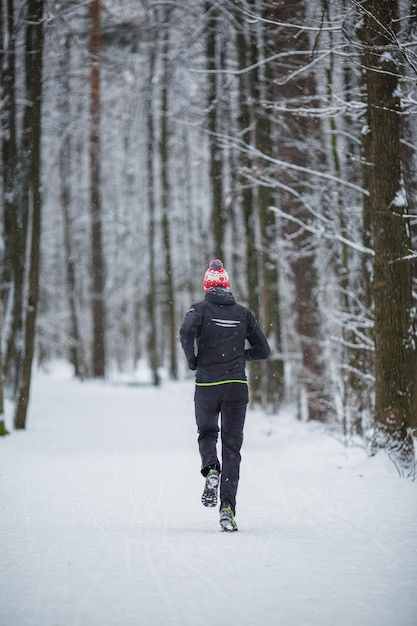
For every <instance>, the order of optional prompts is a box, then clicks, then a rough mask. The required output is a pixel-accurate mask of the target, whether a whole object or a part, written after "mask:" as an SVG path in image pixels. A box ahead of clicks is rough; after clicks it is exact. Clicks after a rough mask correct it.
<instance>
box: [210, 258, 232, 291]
mask: <svg viewBox="0 0 417 626" xmlns="http://www.w3.org/2000/svg"><path fill="white" fill-rule="evenodd" d="M213 287H225V288H226V289H230V280H229V274H228V273H227V272H226V270H225V269H224V267H223V263H222V262H221V261H220V260H219V259H213V261H212V262H211V263H210V267H209V268H208V270H207V271H206V273H205V274H204V291H205V292H207V291H208V290H209V289H212V288H213Z"/></svg>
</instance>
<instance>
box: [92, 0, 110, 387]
mask: <svg viewBox="0 0 417 626" xmlns="http://www.w3.org/2000/svg"><path fill="white" fill-rule="evenodd" d="M100 13H101V6H100V0H92V2H91V4H90V18H91V41H90V55H91V61H90V62H91V77H90V81H91V82H90V90H91V91H90V185H91V187H90V213H91V290H92V318H93V367H92V372H93V376H94V377H96V378H103V377H104V376H105V371H106V354H105V317H106V316H105V268H104V256H103V241H102V207H101V189H100V184H101V175H100V169H101V154H100V118H101V105H100V56H101V19H100Z"/></svg>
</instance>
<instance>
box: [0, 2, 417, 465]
mask: <svg viewBox="0 0 417 626" xmlns="http://www.w3.org/2000/svg"><path fill="white" fill-rule="evenodd" d="M0 7H1V8H0V32H1V38H2V56H1V94H0V124H1V125H0V141H1V157H0V169H1V172H0V173H1V177H0V178H1V183H0V184H1V198H2V201H1V214H2V226H1V233H2V238H1V240H2V246H1V248H0V272H1V296H2V297H1V303H2V306H1V307H0V309H1V310H0V313H1V316H0V320H1V327H2V328H1V330H2V333H1V335H2V350H1V354H2V356H1V363H2V368H3V372H1V370H0V374H1V375H0V379H1V380H2V381H4V391H5V393H7V394H9V396H10V397H11V398H12V399H13V402H14V406H15V416H14V425H15V427H16V428H24V427H25V425H26V420H27V409H28V403H29V397H30V384H31V371H32V366H33V362H34V359H35V358H36V359H37V361H38V362H39V363H41V364H42V363H48V362H50V361H54V360H57V359H63V360H66V361H68V362H70V363H71V364H72V366H73V368H74V374H75V375H76V376H78V377H82V378H85V377H98V378H104V377H108V376H111V375H112V372H114V371H116V370H117V371H132V372H133V371H134V370H135V368H136V367H137V365H138V363H146V364H147V366H148V368H149V371H150V373H151V377H152V381H153V383H154V384H155V385H159V384H160V382H161V375H162V373H163V372H167V375H168V376H170V377H171V378H173V379H176V378H178V377H183V376H187V375H189V374H188V372H187V371H186V368H185V364H184V363H183V359H182V355H181V353H180V350H179V344H178V328H179V325H180V323H181V320H182V316H183V315H184V312H185V310H186V308H187V307H188V306H189V304H190V302H192V301H195V300H197V299H200V298H201V297H202V295H201V292H202V276H203V274H204V271H205V269H206V267H207V264H208V262H209V261H210V259H211V258H214V257H220V258H221V259H222V260H223V261H224V263H225V265H226V267H227V269H228V271H229V274H230V276H231V280H232V287H233V290H234V292H235V293H236V295H237V296H238V297H239V299H240V301H242V302H243V303H246V304H247V305H248V306H249V307H250V308H251V309H252V310H253V311H254V312H255V313H256V315H257V317H258V319H259V321H260V323H261V324H262V326H263V328H265V330H266V333H267V336H268V340H269V342H270V344H271V346H272V355H271V357H270V359H268V360H267V361H266V362H263V363H254V364H251V365H252V367H251V368H250V387H251V398H252V402H253V403H254V404H259V405H260V406H262V407H263V408H264V409H265V410H267V411H270V412H276V411H277V410H278V409H279V407H281V406H282V405H284V404H286V403H291V404H294V405H295V406H296V407H297V415H298V417H299V418H300V419H312V420H318V421H321V422H325V423H326V424H328V425H329V427H331V428H333V429H335V431H336V432H340V433H342V434H343V437H344V439H345V440H346V441H351V440H352V439H353V438H357V437H359V438H360V440H362V441H364V442H366V443H367V445H369V449H370V451H371V452H372V451H376V450H378V449H380V448H384V449H386V450H387V452H388V453H389V455H390V456H391V458H392V459H393V460H394V462H395V463H396V464H397V467H398V468H399V472H400V473H404V474H407V475H408V474H411V473H412V472H413V468H414V467H415V451H414V436H415V433H416V429H417V347H416V339H417V330H416V326H417V317H416V310H417V306H416V294H417V252H416V249H417V245H416V244H417V209H416V200H417V174H416V172H417V169H416V164H417V160H416V146H417V143H416V134H417V124H416V113H417V111H416V104H415V102H416V98H415V95H416V94H415V92H416V75H417V54H416V52H417V30H416V29H417V8H416V7H417V3H416V2H415V1H414V0H383V1H381V0H362V1H358V0H334V1H332V2H330V1H329V0H308V1H307V0H285V1H283V0H277V1H272V2H266V1H263V0H195V2H192V3H189V2H187V1H182V0H180V1H176V2H164V3H160V2H157V1H156V0H147V1H146V0H143V1H138V0H119V1H116V0H114V1H112V0H85V1H83V2H79V1H75V0H61V1H60V2H57V1H52V0H23V1H19V2H17V1H16V0H0ZM2 411H3V385H0V417H1V413H2ZM0 422H1V420H0ZM3 430H4V425H3ZM0 432H1V426H0Z"/></svg>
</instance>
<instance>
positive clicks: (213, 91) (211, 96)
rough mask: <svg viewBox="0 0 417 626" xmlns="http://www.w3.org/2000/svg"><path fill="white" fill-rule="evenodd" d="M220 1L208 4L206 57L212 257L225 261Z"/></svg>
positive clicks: (212, 0) (211, 0)
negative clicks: (220, 115)
mask: <svg viewBox="0 0 417 626" xmlns="http://www.w3.org/2000/svg"><path fill="white" fill-rule="evenodd" d="M216 5H217V2H216V1H214V0H207V1H206V20H207V31H206V55H207V71H208V103H207V106H208V114H207V122H208V141H209V149H210V174H209V178H210V186H211V226H212V239H213V241H212V245H213V253H212V256H217V257H219V258H220V259H224V232H225V224H226V217H225V211H224V209H225V207H224V197H223V196H224V191H223V154H222V150H221V148H220V146H219V141H218V135H219V126H220V119H219V101H220V97H221V94H220V89H219V81H220V80H221V77H220V75H219V74H218V73H217V72H216V70H218V69H219V65H220V63H219V58H220V57H221V51H220V50H219V46H220V44H219V38H218V28H219V23H220V21H221V18H220V15H219V11H218V8H217V7H216Z"/></svg>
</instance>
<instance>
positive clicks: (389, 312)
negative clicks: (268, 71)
mask: <svg viewBox="0 0 417 626" xmlns="http://www.w3.org/2000/svg"><path fill="white" fill-rule="evenodd" d="M360 14H361V17H362V28H361V29H360V30H359V32H358V35H359V37H360V41H361V43H362V63H363V67H364V72H365V76H366V96H367V121H368V129H367V141H366V144H365V148H366V157H367V158H366V163H369V165H367V166H366V167H367V179H368V182H369V193H370V213H371V226H372V239H373V247H374V251H375V259H374V277H373V297H374V306H375V328H374V330H375V376H376V383H375V393H376V399H375V432H374V437H373V446H374V448H375V449H378V448H385V449H386V450H387V451H388V453H389V454H390V455H391V456H392V457H393V459H394V460H395V461H396V462H397V464H398V466H399V468H400V471H406V472H407V471H410V469H411V468H412V467H413V465H414V445H413V439H412V436H411V432H410V426H411V421H412V403H413V393H415V392H413V385H414V382H415V362H416V333H415V329H413V319H412V316H413V306H412V305H413V302H412V265H411V259H410V250H411V241H410V230H409V228H408V225H407V224H408V220H409V216H408V211H407V202H406V195H405V191H404V182H403V175H402V168H401V148H400V140H401V113H402V111H401V103H400V102H401V101H400V96H399V93H400V77H401V76H402V74H403V57H402V52H401V49H400V48H399V45H398V39H397V28H398V27H397V24H398V18H399V12H398V2H397V0H385V1H384V2H380V1H379V0H368V1H367V2H364V3H362V6H361V7H360Z"/></svg>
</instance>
